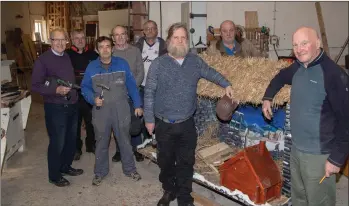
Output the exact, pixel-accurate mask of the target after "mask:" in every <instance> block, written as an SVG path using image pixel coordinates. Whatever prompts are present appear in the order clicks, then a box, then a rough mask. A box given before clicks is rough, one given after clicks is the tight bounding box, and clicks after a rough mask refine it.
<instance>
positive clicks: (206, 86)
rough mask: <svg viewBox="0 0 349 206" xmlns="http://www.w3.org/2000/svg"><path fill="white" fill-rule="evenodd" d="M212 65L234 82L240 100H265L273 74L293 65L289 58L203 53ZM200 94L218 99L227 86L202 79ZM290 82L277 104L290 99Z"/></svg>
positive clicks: (235, 96)
mask: <svg viewBox="0 0 349 206" xmlns="http://www.w3.org/2000/svg"><path fill="white" fill-rule="evenodd" d="M199 56H200V57H201V58H202V59H203V60H204V61H205V62H206V63H207V64H208V65H209V66H211V67H213V68H214V69H216V70H217V71H218V72H220V73H221V74H223V75H224V76H225V78H227V79H228V80H229V81H230V83H231V84H232V87H233V90H234V99H236V100H239V101H240V103H252V104H256V105H258V104H260V103H262V98H263V95H264V93H265V90H266V88H267V87H268V85H269V83H270V81H271V80H272V78H273V77H274V76H275V75H276V74H277V73H278V72H279V71H280V69H282V68H285V67H287V66H289V65H290V63H288V62H286V61H281V60H280V61H274V60H270V59H265V58H256V57H253V58H240V57H233V56H218V55H217V56H208V55H207V54H205V53H202V54H200V55H199ZM197 94H198V95H199V96H200V97H208V98H211V99H217V98H220V97H222V96H223V95H224V94H225V90H224V89H223V88H221V87H220V86H217V85H216V84H214V83H211V82H209V81H207V80H204V79H201V80H200V81H199V83H198V89H197ZM289 98H290V86H284V87H283V88H282V89H281V90H280V91H279V92H278V94H277V95H276V96H275V97H274V101H273V103H274V104H275V105H283V104H284V103H286V102H289Z"/></svg>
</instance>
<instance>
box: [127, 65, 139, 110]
mask: <svg viewBox="0 0 349 206" xmlns="http://www.w3.org/2000/svg"><path fill="white" fill-rule="evenodd" d="M122 66H123V67H122V68H124V70H125V74H126V78H125V79H126V80H125V81H126V87H127V92H128V94H129V96H130V97H131V99H132V102H133V107H134V108H141V107H142V101H141V97H140V96H139V91H138V87H137V85H136V80H135V78H134V77H133V75H132V72H131V70H130V67H129V65H128V63H127V61H126V60H123V61H122Z"/></svg>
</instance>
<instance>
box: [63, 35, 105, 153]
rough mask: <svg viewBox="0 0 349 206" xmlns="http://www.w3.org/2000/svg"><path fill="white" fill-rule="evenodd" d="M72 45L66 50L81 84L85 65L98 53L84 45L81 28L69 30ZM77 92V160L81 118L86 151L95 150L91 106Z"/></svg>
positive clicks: (77, 79)
mask: <svg viewBox="0 0 349 206" xmlns="http://www.w3.org/2000/svg"><path fill="white" fill-rule="evenodd" d="M71 39H72V46H71V47H70V48H69V49H67V50H66V52H67V54H68V55H69V57H70V60H71V62H72V64H73V67H74V71H75V80H76V83H77V84H79V85H80V84H81V80H82V78H83V76H84V74H85V70H86V67H87V65H88V64H89V63H90V62H91V61H93V60H95V59H97V58H98V54H97V53H96V52H95V51H93V50H91V49H89V48H88V46H87V45H86V38H85V33H84V31H83V30H74V31H72V32H71ZM78 94H79V116H78V130H77V136H76V151H75V156H74V160H79V159H80V156H81V154H82V144H83V142H82V140H81V123H82V119H84V122H85V128H86V136H87V137H86V140H85V144H86V152H91V153H94V152H95V134H94V131H93V125H92V106H91V105H90V104H89V103H87V102H86V101H85V99H84V98H83V97H82V95H81V91H79V92H78Z"/></svg>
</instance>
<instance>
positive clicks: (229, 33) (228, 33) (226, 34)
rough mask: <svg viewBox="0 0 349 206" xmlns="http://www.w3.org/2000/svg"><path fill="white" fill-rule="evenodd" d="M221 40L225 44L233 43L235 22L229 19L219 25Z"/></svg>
mask: <svg viewBox="0 0 349 206" xmlns="http://www.w3.org/2000/svg"><path fill="white" fill-rule="evenodd" d="M220 32H221V37H222V41H223V43H224V44H226V45H231V44H233V42H234V40H235V24H234V22H233V21H231V20H225V21H223V22H222V23H221V25H220Z"/></svg>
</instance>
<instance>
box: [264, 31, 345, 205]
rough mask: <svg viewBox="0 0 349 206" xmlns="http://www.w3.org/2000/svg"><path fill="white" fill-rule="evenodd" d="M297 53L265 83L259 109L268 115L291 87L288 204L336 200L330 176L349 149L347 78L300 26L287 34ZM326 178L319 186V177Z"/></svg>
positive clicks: (311, 33) (332, 202) (314, 35)
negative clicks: (285, 88)
mask: <svg viewBox="0 0 349 206" xmlns="http://www.w3.org/2000/svg"><path fill="white" fill-rule="evenodd" d="M293 50H294V53H295V55H296V57H297V61H296V62H294V63H293V64H292V65H291V66H289V67H288V68H285V69H283V70H281V71H280V72H279V74H278V75H276V76H275V77H274V79H273V80H272V81H271V82H270V85H269V86H268V88H267V90H266V92H265V95H264V97H263V100H264V101H263V113H264V115H265V116H266V117H267V118H268V119H270V118H271V116H270V114H271V106H270V105H271V101H272V99H273V97H274V96H275V94H276V93H277V92H278V91H279V90H280V89H281V88H282V87H283V86H284V85H285V84H289V85H292V90H291V104H290V107H291V109H290V112H291V113H290V124H291V135H292V144H293V147H292V149H291V158H290V166H291V185H292V186H291V187H292V188H291V193H292V204H293V205H294V206H298V205H302V206H303V205H307V206H328V205H335V203H336V182H335V181H336V176H335V175H333V174H335V173H338V172H339V170H340V167H341V166H342V165H343V164H344V163H345V161H346V159H347V157H348V152H349V149H348V147H349V124H348V119H349V100H348V99H349V98H348V76H347V75H346V74H345V72H344V70H342V69H341V68H340V67H339V66H338V65H336V63H334V62H333V61H332V60H331V59H330V58H329V57H328V56H327V55H326V53H325V52H324V51H323V50H322V49H321V48H320V39H319V35H318V34H317V33H316V31H315V30H314V29H312V28H307V27H302V28H300V29H298V30H297V31H296V32H295V33H294V35H293ZM324 175H326V177H327V178H326V179H325V180H324V181H323V182H322V183H321V184H319V181H320V180H321V179H322V177H323V176H324Z"/></svg>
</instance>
